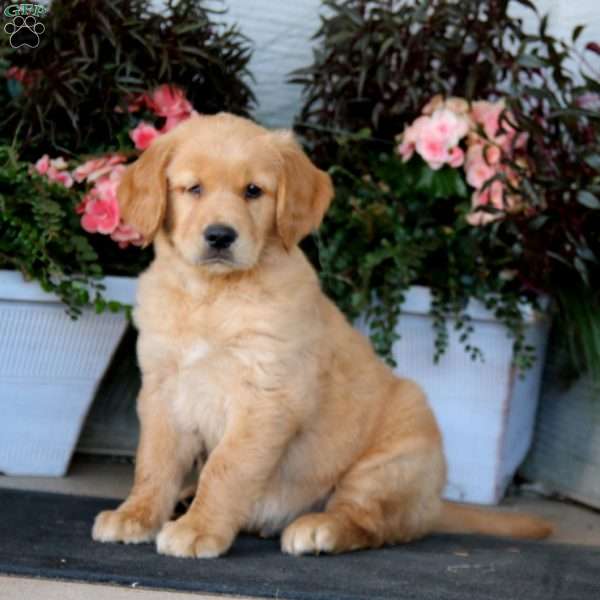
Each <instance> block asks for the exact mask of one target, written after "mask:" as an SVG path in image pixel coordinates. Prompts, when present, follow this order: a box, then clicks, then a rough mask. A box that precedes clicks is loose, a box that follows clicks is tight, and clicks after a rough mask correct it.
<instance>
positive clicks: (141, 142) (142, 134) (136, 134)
mask: <svg viewBox="0 0 600 600" xmlns="http://www.w3.org/2000/svg"><path fill="white" fill-rule="evenodd" d="M159 135H160V133H159V132H158V131H157V130H156V129H155V128H154V126H152V125H150V124H149V123H146V122H144V121H142V122H141V123H140V124H139V125H138V126H137V127H136V128H135V129H132V130H131V131H130V132H129V137H130V138H131V139H132V141H133V143H134V144H135V147H136V148H137V149H138V150H145V149H146V148H148V146H150V144H151V143H152V142H153V141H154V140H155V139H156V138H157V137H158V136H159Z"/></svg>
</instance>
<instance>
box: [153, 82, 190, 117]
mask: <svg viewBox="0 0 600 600" xmlns="http://www.w3.org/2000/svg"><path fill="white" fill-rule="evenodd" d="M149 102H150V107H151V108H152V110H153V111H154V112H155V113H156V114H157V115H158V116H159V117H174V116H177V115H184V114H187V115H188V116H189V115H190V114H191V112H192V110H194V107H193V106H192V105H191V103H190V102H189V100H187V98H186V97H185V94H184V92H183V90H182V89H181V88H178V87H176V86H174V85H168V84H163V85H161V86H159V87H157V88H156V89H155V90H154V92H152V94H151V95H150V100H149Z"/></svg>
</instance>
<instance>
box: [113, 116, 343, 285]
mask: <svg viewBox="0 0 600 600" xmlns="http://www.w3.org/2000/svg"><path fill="white" fill-rule="evenodd" d="M332 195H333V188H332V185H331V180H330V178H329V176H328V175H327V174H326V173H324V172H323V171H320V170H319V169H317V168H316V167H315V166H314V165H313V164H312V163H311V162H310V160H309V159H308V158H307V157H306V155H305V154H304V153H303V152H302V150H301V148H300V147H299V145H298V144H297V143H296V142H295V141H294V139H293V136H292V135H291V133H289V132H269V131H267V130H265V129H263V128H262V127H259V126H258V125H256V124H254V123H252V122H251V121H248V120H247V119H242V118H240V117H235V116H233V115H229V114H218V115H214V116H197V117H192V118H190V119H189V120H187V121H186V122H184V123H182V124H181V125H179V126H178V127H176V128H175V129H173V130H172V131H171V132H169V133H168V134H166V135H164V136H162V137H160V138H158V139H157V140H155V141H154V142H153V143H152V145H151V146H150V148H148V150H146V151H145V152H144V153H143V154H142V156H141V157H140V158H139V159H138V160H137V161H136V162H135V163H134V164H133V165H131V166H130V167H129V168H128V169H127V171H126V172H125V174H124V176H123V179H122V181H121V184H120V186H119V189H118V197H119V203H120V206H121V214H122V217H123V220H124V221H125V223H127V224H130V225H132V226H133V227H134V228H135V229H137V231H139V232H140V233H141V234H142V235H143V236H144V240H145V242H146V243H150V242H151V241H152V240H153V238H154V236H155V235H156V234H157V232H158V231H159V230H162V231H164V233H165V235H166V237H167V239H168V240H169V241H170V243H171V244H172V245H173V247H174V248H175V249H176V250H177V252H178V254H179V255H180V256H181V257H182V258H183V259H184V260H185V261H187V262H188V263H190V264H193V265H197V266H199V267H201V268H206V269H208V270H210V271H211V272H215V273H226V272H229V271H233V270H244V269H251V268H252V267H254V266H255V265H256V264H257V263H258V261H259V260H260V256H261V254H262V251H263V249H264V248H265V246H266V245H267V244H269V243H280V244H283V246H284V247H285V248H286V249H288V250H289V249H291V248H292V247H293V246H294V245H296V244H297V243H298V242H299V241H300V240H301V239H302V238H303V237H304V236H306V235H307V234H308V233H310V232H311V231H312V230H313V229H316V228H317V227H318V226H319V224H320V222H321V220H322V218H323V215H324V214H325V211H326V210H327V207H328V206H329V203H330V201H331V197H332Z"/></svg>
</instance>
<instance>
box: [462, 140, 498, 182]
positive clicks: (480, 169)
mask: <svg viewBox="0 0 600 600" xmlns="http://www.w3.org/2000/svg"><path fill="white" fill-rule="evenodd" d="M465 173H466V175H467V183H468V184H469V185H471V186H473V187H474V188H475V189H479V188H481V187H482V186H483V185H484V183H485V182H486V181H489V180H490V179H491V178H492V177H493V176H494V175H495V174H496V170H495V169H494V168H493V167H492V166H491V165H489V164H488V163H487V161H486V160H485V157H484V155H483V145H482V144H472V145H471V146H469V149H468V150H467V156H466V159H465Z"/></svg>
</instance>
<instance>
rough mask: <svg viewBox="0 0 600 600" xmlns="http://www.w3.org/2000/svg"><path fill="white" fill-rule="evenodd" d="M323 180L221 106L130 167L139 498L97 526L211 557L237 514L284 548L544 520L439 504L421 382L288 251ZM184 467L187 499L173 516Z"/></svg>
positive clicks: (315, 219)
mask: <svg viewBox="0 0 600 600" xmlns="http://www.w3.org/2000/svg"><path fill="white" fill-rule="evenodd" d="M332 195H333V189H332V184H331V181H330V178H329V176H328V175H327V174H326V173H324V172H323V171H320V170H319V169H317V168H316V167H315V166H314V165H313V164H312V163H311V162H310V161H309V159H308V158H307V157H306V155H305V154H304V153H303V152H302V150H301V148H300V147H299V146H298V144H297V143H296V142H295V141H294V139H293V137H292V135H291V134H290V133H289V132H269V131H267V130H265V129H263V128H261V127H259V126H257V125H256V124H254V123H252V122H251V121H248V120H246V119H242V118H239V117H236V116H233V115H229V114H219V115H215V116H197V117H193V118H191V119H189V120H188V121H186V122H185V123H183V124H181V125H180V126H178V127H177V128H175V129H174V130H173V131H172V132H170V133H168V134H166V135H164V136H162V137H161V138H159V139H158V140H156V141H155V142H154V143H153V144H152V146H151V147H150V148H149V149H148V150H146V152H144V154H143V155H142V156H141V157H140V159H139V160H138V161H137V162H136V163H134V164H133V165H132V166H130V167H129V168H128V169H127V171H126V173H125V175H124V178H123V181H122V183H121V185H120V188H119V191H118V196H119V201H120V204H121V210H122V214H123V218H124V220H125V221H126V222H127V223H129V224H131V225H133V226H134V227H135V228H136V229H137V230H138V231H140V232H141V233H142V234H143V235H144V238H145V240H146V241H147V242H148V243H150V242H151V241H153V242H154V247H155V250H156V259H155V260H154V262H153V263H152V265H151V266H150V268H149V269H148V270H147V271H146V272H145V273H144V274H143V275H142V276H141V277H140V281H139V291H138V300H137V307H136V309H135V313H134V314H135V322H136V324H137V327H138V328H139V332H140V336H139V343H138V356H139V363H140V366H141V370H142V375H143V384H142V389H141V392H140V396H139V399H138V414H139V418H140V422H141V439H140V444H139V449H138V452H137V459H136V465H135V482H134V485H133V489H132V491H131V494H130V496H129V497H128V498H127V500H125V502H123V504H121V506H120V507H119V508H118V509H117V510H114V511H106V512H102V513H101V514H99V515H98V516H97V518H96V521H95V524H94V528H93V537H94V539H95V540H99V541H103V542H117V541H121V542H126V543H136V542H145V541H149V540H153V539H156V545H157V548H158V551H159V552H160V553H163V554H169V555H173V556H190V557H202V558H208V557H215V556H219V555H222V554H223V553H225V552H227V550H228V549H229V548H230V546H231V544H232V543H233V541H234V540H235V537H236V535H237V534H238V532H239V531H241V530H246V531H254V532H258V533H260V534H262V535H274V534H277V533H280V532H282V537H281V545H282V549H283V551H284V552H287V553H290V554H305V553H320V552H345V551H349V550H356V549H358V548H368V547H378V546H381V545H382V544H395V543H398V542H407V541H409V540H413V539H415V538H419V537H421V536H424V535H426V534H427V533H429V532H431V531H445V532H482V533H489V534H499V535H509V536H517V537H532V538H534V537H543V536H545V535H547V534H548V533H549V531H550V528H549V526H548V525H547V524H546V523H545V522H543V521H541V520H538V519H535V518H533V517H528V516H524V515H513V514H509V515H506V514H497V513H491V512H488V511H484V510H482V509H476V508H473V507H463V506H459V505H455V504H452V503H448V502H442V500H441V493H442V490H443V488H444V484H445V478H446V466H445V462H444V455H443V452H442V444H441V438H440V432H439V431H438V428H437V425H436V422H435V419H434V417H433V415H432V412H431V410H430V408H429V406H428V405H427V401H426V399H425V397H424V395H423V392H422V391H421V389H420V388H419V387H418V385H416V384H415V383H413V382H412V381H409V380H408V379H400V378H398V377H396V376H395V375H394V374H393V373H392V371H391V370H390V369H389V368H388V367H387V366H385V365H384V364H383V362H381V361H380V360H379V359H378V358H377V357H376V355H375V354H374V352H373V350H372V349H371V346H370V344H369V342H368V341H367V340H366V339H365V338H364V337H363V336H362V335H361V334H360V333H358V332H357V331H356V330H355V329H353V328H352V327H351V326H350V324H349V323H348V322H347V321H346V319H345V318H344V316H343V315H342V314H341V313H340V311H339V310H338V309H337V308H336V307H335V306H334V305H333V303H332V302H331V301H330V300H328V299H327V298H326V297H325V296H324V295H323V293H322V292H321V289H320V287H319V282H318V279H317V276H316V274H315V272H314V271H313V269H312V268H311V266H310V265H309V263H308V261H307V260H306V258H305V257H304V255H303V254H302V252H301V251H300V249H299V248H298V247H297V244H298V242H299V241H300V240H301V239H302V238H303V237H304V236H306V235H307V234H308V233H309V232H310V231H312V230H313V229H315V228H316V227H318V225H319V223H320V222H321V219H322V218H323V215H324V213H325V211H326V210H327V207H328V205H329V203H330V201H331V198H332ZM194 463H197V464H198V466H199V479H198V485H197V490H196V495H195V499H194V501H193V503H192V505H191V506H190V508H189V510H188V511H187V513H186V514H185V515H184V516H182V517H180V518H179V519H177V520H176V521H169V517H170V515H171V514H172V511H173V508H174V506H175V503H176V501H177V498H178V495H179V493H180V490H181V487H182V483H183V481H184V477H185V476H186V474H188V472H189V471H190V469H191V468H192V466H193V464H194Z"/></svg>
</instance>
